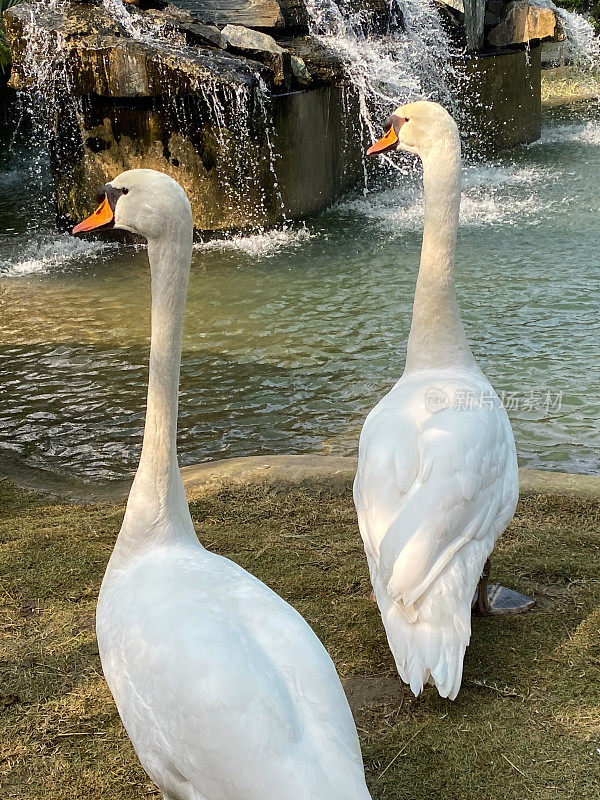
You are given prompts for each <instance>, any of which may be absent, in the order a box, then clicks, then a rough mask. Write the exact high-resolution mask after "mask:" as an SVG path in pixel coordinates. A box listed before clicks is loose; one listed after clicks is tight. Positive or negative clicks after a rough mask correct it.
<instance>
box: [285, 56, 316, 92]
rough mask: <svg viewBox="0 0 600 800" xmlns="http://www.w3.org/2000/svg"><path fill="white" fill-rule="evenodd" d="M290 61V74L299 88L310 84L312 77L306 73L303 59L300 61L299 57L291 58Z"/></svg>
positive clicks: (306, 69)
mask: <svg viewBox="0 0 600 800" xmlns="http://www.w3.org/2000/svg"><path fill="white" fill-rule="evenodd" d="M290 61H291V66H292V74H293V76H294V78H296V80H297V81H298V83H299V84H300V85H301V86H307V85H308V84H309V83H312V76H311V74H310V72H309V71H308V68H307V66H306V64H305V63H304V61H303V59H301V58H300V57H299V56H291V58H290Z"/></svg>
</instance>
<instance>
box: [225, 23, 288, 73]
mask: <svg viewBox="0 0 600 800" xmlns="http://www.w3.org/2000/svg"><path fill="white" fill-rule="evenodd" d="M221 35H222V36H223V38H224V39H225V41H226V42H227V47H228V48H230V49H231V50H233V51H234V52H235V53H243V54H244V55H249V56H250V57H252V58H256V59H258V60H260V61H262V62H263V63H264V64H266V65H267V66H268V67H269V69H271V70H273V82H274V83H275V85H276V86H280V85H281V84H282V83H283V82H284V80H285V72H284V56H286V55H287V58H288V61H289V54H288V53H286V51H285V50H284V49H283V47H280V46H279V45H278V44H277V42H276V41H275V39H273V37H272V36H269V35H268V34H267V33H259V31H253V30H250V28H245V27H244V26H243V25H226V26H225V27H224V28H223V30H222V31H221Z"/></svg>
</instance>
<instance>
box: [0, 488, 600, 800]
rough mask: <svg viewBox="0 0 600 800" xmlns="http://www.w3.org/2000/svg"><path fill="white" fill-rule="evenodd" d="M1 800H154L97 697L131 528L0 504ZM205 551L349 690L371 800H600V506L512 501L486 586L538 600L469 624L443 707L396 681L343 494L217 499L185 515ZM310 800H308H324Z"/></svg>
mask: <svg viewBox="0 0 600 800" xmlns="http://www.w3.org/2000/svg"><path fill="white" fill-rule="evenodd" d="M0 509H2V510H1V511H0V574H1V575H2V581H1V587H2V588H1V603H2V611H1V618H0V637H1V638H0V730H2V736H1V738H0V764H1V766H0V774H1V775H2V777H0V786H1V788H0V797H2V798H3V800H8V799H9V798H18V799H19V800H34V799H35V800H100V798H111V800H132V799H133V798H145V797H158V794H157V792H156V790H155V789H154V787H153V786H152V784H151V783H150V782H149V781H148V779H147V778H146V776H145V775H144V773H143V771H142V769H141V768H140V766H139V764H138V762H137V759H136V757H135V754H134V752H133V749H132V747H131V745H130V743H129V741H128V739H127V737H126V735H125V733H124V731H123V729H122V727H121V725H120V722H119V719H118V715H117V713H116V710H115V708H114V705H113V703H112V700H111V697H110V694H109V692H108V690H107V688H106V685H105V684H104V681H103V679H102V677H101V671H100V663H99V659H98V651H97V647H96V642H95V638H94V605H95V598H96V594H97V592H98V587H99V584H100V580H101V577H102V574H103V571H104V567H105V564H106V561H107V559H108V557H109V554H110V551H111V548H112V545H113V542H114V539H115V536H116V534H117V532H118V529H119V525H120V521H121V514H122V509H121V508H119V507H114V506H110V505H96V506H75V505H57V504H55V503H50V502H48V501H45V500H44V499H42V498H40V497H37V496H33V495H25V494H23V493H22V492H19V491H17V490H15V489H13V488H11V486H10V485H8V484H0ZM192 514H193V517H194V520H195V522H196V525H197V531H198V535H199V536H200V538H201V540H202V542H203V543H204V544H205V545H207V546H208V547H209V548H211V549H212V550H215V551H218V552H220V553H223V554H225V555H227V556H230V557H231V558H233V559H234V560H235V561H237V562H238V563H240V564H242V565H243V566H244V567H246V568H247V569H249V570H250V571H251V572H253V573H255V574H256V575H258V576H259V577H260V578H261V579H262V580H264V581H265V582H266V583H268V584H269V585H270V586H271V587H273V589H275V591H277V592H279V593H280V594H281V595H282V596H283V597H285V598H286V599H287V600H289V601H290V602H291V603H292V604H293V605H294V606H296V608H297V609H298V610H299V611H300V612H301V613H302V614H303V615H304V616H305V617H306V619H307V620H308V621H309V622H310V624H311V625H312V626H313V627H314V629H315V631H316V632H317V633H318V635H319V636H320V637H321V639H322V641H323V642H324V644H325V645H326V647H327V648H328V649H329V652H330V653H331V655H332V657H333V659H334V661H335V662H336V665H337V668H338V670H339V673H340V675H341V676H342V678H343V679H344V680H345V681H346V685H347V691H348V693H349V695H350V697H351V701H352V705H353V709H354V713H355V718H356V722H357V726H358V729H359V733H360V736H361V740H362V747H363V755H364V759H365V766H366V770H367V777H368V781H369V786H370V788H371V791H372V794H373V797H374V799H375V800H383V798H390V800H391V799H392V798H394V799H398V800H400V798H402V800H471V799H473V800H501V798H502V799H503V798H506V797H509V798H511V800H520V799H521V798H536V799H539V800H541V799H542V798H543V799H544V800H546V799H548V800H549V799H550V798H560V799H561V800H565V799H566V798H578V800H587V799H588V798H589V800H592V798H593V800H596V799H597V797H598V791H599V787H600V753H599V752H598V748H600V568H599V566H598V565H599V564H600V506H599V504H598V503H594V502H591V501H590V502H586V501H579V500H572V499H566V498H562V499H561V498H553V497H533V498H528V499H525V500H523V501H522V502H521V503H520V505H519V508H518V510H517V514H516V517H515V519H514V521H513V523H512V524H511V526H510V529H509V531H508V532H507V534H506V535H505V536H504V537H503V539H502V540H501V543H500V544H499V547H498V551H497V554H496V558H495V561H494V564H493V577H495V578H498V579H500V580H501V581H503V582H505V583H507V584H508V585H510V586H513V587H514V588H517V589H520V590H521V591H525V592H528V593H531V594H533V595H535V596H536V597H537V599H538V608H537V610H536V611H535V612H533V613H530V614H527V615H523V616H520V617H514V618H510V617H504V618H495V619H494V618H492V619H483V620H482V619H476V620H475V621H474V626H473V638H472V644H471V647H470V648H469V650H468V653H467V659H466V662H465V676H464V684H463V689H462V691H461V693H460V694H459V697H458V699H457V700H456V701H455V702H454V703H450V702H448V701H445V700H442V699H440V698H439V697H438V696H437V694H436V692H435V691H434V690H433V689H428V690H427V691H426V692H425V693H424V695H422V696H421V697H420V698H419V699H415V698H413V697H412V695H411V694H410V692H409V691H407V690H406V689H405V688H404V687H402V686H401V684H400V682H399V681H398V680H397V679H396V677H395V674H394V669H393V664H392V659H391V656H390V653H389V651H388V648H387V644H386V641H385V637H384V634H383V631H382V627H381V623H380V620H379V618H378V614H377V609H376V607H375V606H374V604H373V603H371V602H370V601H369V600H368V594H369V584H368V576H367V571H366V568H365V561H364V556H363V553H362V545H361V542H360V538H359V536H358V534H357V530H356V520H355V516H354V511H353V507H352V501H351V496H350V489H349V486H341V487H339V488H335V487H329V488H323V487H319V486H317V485H316V484H308V485H306V486H303V487H300V488H298V487H297V488H294V489H290V488H284V487H279V488H267V487H264V486H255V487H247V488H243V489H240V488H238V489H234V488H224V489H221V490H219V491H215V492H213V493H211V494H206V495H204V496H201V497H200V498H198V499H197V500H196V501H195V502H193V503H192ZM315 800H318V799H317V798H315Z"/></svg>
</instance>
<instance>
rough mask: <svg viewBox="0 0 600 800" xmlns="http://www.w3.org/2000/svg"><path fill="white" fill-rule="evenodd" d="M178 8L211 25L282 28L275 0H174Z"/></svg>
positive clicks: (279, 10)
mask: <svg viewBox="0 0 600 800" xmlns="http://www.w3.org/2000/svg"><path fill="white" fill-rule="evenodd" d="M175 4H176V5H177V6H179V8H182V9H184V10H185V11H189V12H190V14H192V16H193V17H195V18H196V19H198V20H200V21H201V22H205V23H208V24H211V25H219V26H224V25H229V24H238V25H248V26H249V27H251V28H283V27H284V26H285V19H284V16H283V13H282V11H281V8H280V6H279V3H278V2H277V0H175Z"/></svg>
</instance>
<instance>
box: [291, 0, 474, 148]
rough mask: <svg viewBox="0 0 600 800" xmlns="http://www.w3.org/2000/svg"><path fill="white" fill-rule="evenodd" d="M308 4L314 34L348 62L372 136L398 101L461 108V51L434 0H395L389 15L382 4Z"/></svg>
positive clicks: (319, 0)
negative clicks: (458, 58) (458, 64)
mask: <svg viewBox="0 0 600 800" xmlns="http://www.w3.org/2000/svg"><path fill="white" fill-rule="evenodd" d="M306 6H307V10H308V14H309V20H310V21H309V27H310V32H311V34H312V35H313V36H316V37H317V38H319V39H320V40H321V41H322V42H323V44H324V45H326V46H327V47H328V48H329V49H330V50H332V51H333V52H335V53H336V54H337V55H338V56H339V58H340V59H341V60H342V62H343V63H344V64H345V67H346V71H347V73H348V76H349V78H350V81H351V83H352V85H353V86H354V88H355V89H356V91H357V92H358V95H359V100H360V114H361V121H362V124H363V125H364V126H365V127H366V128H367V130H368V131H369V133H370V135H371V137H373V136H374V135H375V132H376V128H377V129H378V128H379V126H380V123H381V121H382V120H383V119H385V118H387V117H388V116H389V113H390V110H391V109H392V108H393V107H395V106H398V105H401V104H403V103H406V102H410V101H411V100H417V99H421V100H422V99H429V100H437V101H438V102H441V103H443V104H444V105H445V106H446V107H447V108H449V109H450V110H453V109H454V108H455V103H454V100H453V97H454V91H453V90H452V89H451V87H452V86H454V87H456V85H457V84H458V83H460V76H459V75H458V72H457V67H456V56H458V55H459V51H458V49H457V48H456V47H455V46H454V45H453V44H452V43H451V42H450V40H449V38H448V36H447V34H446V32H445V30H444V28H443V25H442V20H441V17H440V12H439V11H438V9H437V8H436V6H435V4H434V3H433V2H432V0H389V4H388V10H387V14H386V15H385V19H384V20H383V21H382V20H381V10H378V11H369V10H365V9H361V10H355V9H353V8H352V7H351V6H350V5H349V3H348V0H337V2H336V0H307V2H306Z"/></svg>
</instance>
